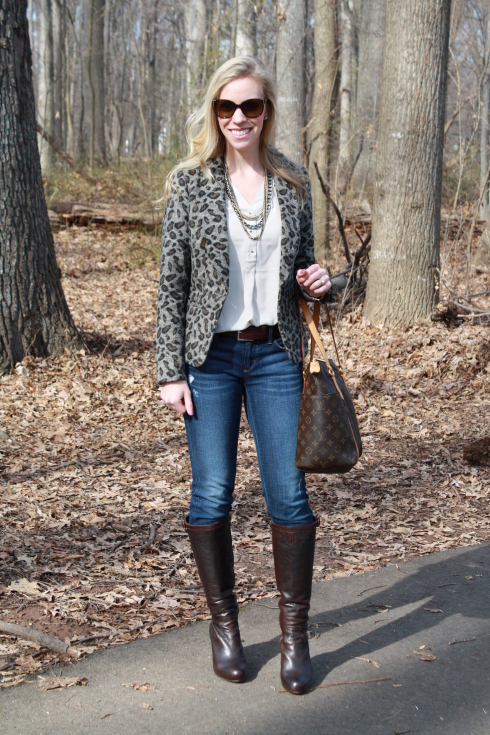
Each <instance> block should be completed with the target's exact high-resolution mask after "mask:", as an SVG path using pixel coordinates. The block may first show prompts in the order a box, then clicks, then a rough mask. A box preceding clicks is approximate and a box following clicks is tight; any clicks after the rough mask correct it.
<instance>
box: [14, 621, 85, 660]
mask: <svg viewBox="0 0 490 735" xmlns="http://www.w3.org/2000/svg"><path fill="white" fill-rule="evenodd" d="M0 633H7V635H15V636H17V637H18V638H23V639H24V640H26V641H34V643H39V644H40V645H41V646H44V648H49V649H50V650H51V651H55V653H60V654H61V655H62V656H70V657H71V658H78V657H79V655H80V654H79V652H78V651H76V650H75V649H74V648H72V647H71V646H70V645H69V644H68V643H65V642H64V641H62V640H60V639H59V638H53V637H52V636H50V635H48V634H47V633H42V632H41V631H40V630H37V629H36V628H33V627H32V626H31V625H16V624H15V623H7V622H6V621H5V620H0Z"/></svg>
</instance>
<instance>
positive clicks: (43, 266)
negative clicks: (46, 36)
mask: <svg viewBox="0 0 490 735" xmlns="http://www.w3.org/2000/svg"><path fill="white" fill-rule="evenodd" d="M26 11H27V8H26V0H3V1H2V13H1V14H0V108H1V110H2V115H1V117H0V140H1V141H2V149H3V155H2V156H0V191H1V192H2V196H1V197H0V292H1V294H2V300H1V304H0V371H1V372H5V371H6V370H8V369H9V368H10V367H13V366H14V365H15V364H16V363H17V362H19V361H20V360H22V359H23V357H25V356H26V355H36V356H46V355H48V354H56V353H61V352H63V350H64V348H65V346H67V345H69V344H72V345H73V344H78V342H79V338H78V335H77V331H76V328H75V325H74V324H73V321H72V319H71V316H70V312H69V310H68V306H67V304H66V301H65V297H64V294H63V289H62V286H61V281H60V271H59V268H58V266H57V264H56V256H55V251H54V243H53V236H52V234H51V228H50V225H49V219H48V212H47V207H46V201H45V198H44V191H43V183H42V176H41V166H40V161H39V151H38V146H37V135H36V113H35V106H34V90H33V85H32V69H31V50H30V44H29V33H28V27H27V12H26Z"/></svg>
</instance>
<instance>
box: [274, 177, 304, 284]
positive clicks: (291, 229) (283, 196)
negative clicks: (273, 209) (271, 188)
mask: <svg viewBox="0 0 490 735" xmlns="http://www.w3.org/2000/svg"><path fill="white" fill-rule="evenodd" d="M274 183H275V185H276V192H277V198H278V200H279V209H280V210H281V229H282V236H281V265H280V269H279V284H280V286H282V284H283V283H284V281H285V280H286V278H287V277H288V275H289V272H290V270H291V266H292V264H293V263H294V259H295V257H296V253H297V252H298V248H299V241H300V211H299V201H298V197H297V195H296V191H295V189H294V187H293V185H292V184H290V183H289V182H288V181H284V179H281V178H280V177H279V176H274Z"/></svg>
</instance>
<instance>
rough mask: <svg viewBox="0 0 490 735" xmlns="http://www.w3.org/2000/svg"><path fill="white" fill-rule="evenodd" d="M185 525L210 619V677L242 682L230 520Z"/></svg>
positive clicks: (243, 663) (243, 665) (240, 644)
mask: <svg viewBox="0 0 490 735" xmlns="http://www.w3.org/2000/svg"><path fill="white" fill-rule="evenodd" d="M185 525H186V529H187V533H188V534H189V539H190V542H191V547H192V551H193V553H194V559H195V560H196V565H197V570H198V572H199V576H200V578H201V582H202V585H203V587H204V592H205V594H206V599H207V602H208V606H209V610H210V612H211V616H212V621H211V624H210V626H209V636H210V638H211V648H212V652H213V668H214V673H215V674H216V675H217V676H221V677H222V678H223V679H226V680H227V681H233V682H240V681H244V680H245V656H244V654H243V647H242V642H241V640H240V631H239V629H238V603H237V600H236V595H235V591H234V587H235V573H234V570H233V546H232V543H231V529H230V519H229V518H226V519H225V520H223V521H220V522H219V523H214V524H213V525H211V526H191V525H190V524H189V523H187V520H186V524H185Z"/></svg>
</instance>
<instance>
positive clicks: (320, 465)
mask: <svg viewBox="0 0 490 735" xmlns="http://www.w3.org/2000/svg"><path fill="white" fill-rule="evenodd" d="M299 305H300V323H301V322H302V319H301V311H302V312H303V314H304V316H305V319H306V323H307V324H308V327H309V330H310V332H311V346H310V361H309V363H308V365H307V364H306V362H305V356H304V354H303V378H304V384H303V396H302V398H301V406H300V411H299V422H298V442H297V446H296V467H298V468H299V469H300V470H303V471H304V472H318V473H321V474H335V473H343V472H348V471H349V470H350V469H352V467H354V465H355V464H356V462H357V460H358V459H359V457H360V456H361V454H362V443H361V435H360V433H359V426H358V424H357V418H356V414H355V411H354V406H353V404H352V399H351V397H350V395H349V391H348V390H347V388H346V385H345V383H344V379H343V377H342V370H341V368H340V359H339V354H338V352H337V345H336V343H335V336H334V333H333V328H332V322H331V320H330V313H329V311H328V307H327V305H326V304H325V308H326V310H327V316H328V323H329V326H330V332H331V334H332V339H333V343H334V347H335V353H336V355H337V361H338V363H339V367H337V365H336V364H335V363H334V362H333V361H332V360H328V358H327V355H326V352H325V348H324V346H323V343H322V341H321V338H320V335H319V333H318V324H319V320H320V304H315V308H314V311H313V316H312V315H311V313H310V310H309V308H308V306H307V304H306V302H305V301H304V299H302V298H301V297H299ZM301 345H303V337H302V335H301ZM316 347H318V349H319V350H320V353H321V356H322V358H323V359H320V360H315V359H314V354H315V349H316Z"/></svg>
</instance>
